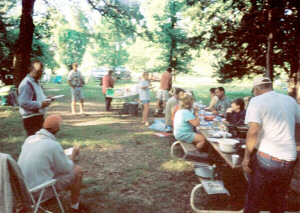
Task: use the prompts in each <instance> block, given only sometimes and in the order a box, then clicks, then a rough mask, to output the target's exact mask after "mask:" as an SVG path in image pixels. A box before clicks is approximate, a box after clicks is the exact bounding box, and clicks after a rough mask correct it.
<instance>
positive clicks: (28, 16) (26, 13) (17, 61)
mask: <svg viewBox="0 0 300 213" xmlns="http://www.w3.org/2000/svg"><path fill="white" fill-rule="evenodd" d="M34 3H35V0H22V15H21V20H20V34H19V37H18V40H17V42H16V45H15V48H14V64H13V66H14V84H15V85H16V86H19V84H20V82H21V81H22V79H23V78H24V77H25V76H26V74H27V71H28V67H29V65H30V54H31V50H32V39H33V32H34V24H33V8H34Z"/></svg>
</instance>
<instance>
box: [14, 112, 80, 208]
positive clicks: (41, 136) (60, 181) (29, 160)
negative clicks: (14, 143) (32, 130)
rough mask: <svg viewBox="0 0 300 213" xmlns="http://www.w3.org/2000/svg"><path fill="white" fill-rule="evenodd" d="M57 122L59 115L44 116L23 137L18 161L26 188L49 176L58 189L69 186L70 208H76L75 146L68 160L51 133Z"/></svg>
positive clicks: (78, 174) (77, 186) (58, 128)
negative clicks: (30, 133) (37, 127)
mask: <svg viewBox="0 0 300 213" xmlns="http://www.w3.org/2000/svg"><path fill="white" fill-rule="evenodd" d="M61 122H62V118H61V117H60V116H59V115H50V116H48V117H47V118H46V119H45V122H44V124H43V127H44V128H43V129H41V130H40V131H38V132H37V133H36V134H35V135H33V136H30V137H28V138H27V139H26V140H25V142H24V144H23V146H22V150H21V154H20V157H19V159H18V164H19V166H20V169H21V170H22V173H23V174H24V177H25V182H26V184H27V185H28V187H29V188H33V187H35V186H37V185H39V184H42V183H44V182H46V181H49V180H51V179H53V178H55V179H56V180H57V182H56V184H55V187H56V189H57V190H58V191H60V190H62V189H65V188H70V189H71V208H72V209H74V210H76V209H79V195H80V189H81V183H82V175H83V170H82V169H81V167H80V166H78V165H74V163H73V161H74V159H75V157H76V156H77V155H78V154H79V147H78V146H74V147H73V152H72V154H71V156H70V159H68V157H67V156H66V155H65V153H64V151H63V149H62V147H61V146H60V144H59V143H58V142H57V141H56V138H55V135H56V134H57V132H58V131H59V130H60V124H61ZM45 196H46V197H51V196H52V191H51V190H48V191H46V192H45ZM75 212H76V211H75Z"/></svg>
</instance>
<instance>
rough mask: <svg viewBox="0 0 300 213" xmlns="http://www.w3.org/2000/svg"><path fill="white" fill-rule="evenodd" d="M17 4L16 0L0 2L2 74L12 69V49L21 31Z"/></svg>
mask: <svg viewBox="0 0 300 213" xmlns="http://www.w3.org/2000/svg"><path fill="white" fill-rule="evenodd" d="M15 6H16V2H15V1H14V0H8V1H1V2H0V76H4V75H5V74H7V73H10V72H11V71H12V63H13V53H12V49H13V46H14V44H15V42H16V40H17V37H18V33H19V30H18V28H17V24H18V21H17V17H16V15H15V14H14V10H13V9H14V7H15Z"/></svg>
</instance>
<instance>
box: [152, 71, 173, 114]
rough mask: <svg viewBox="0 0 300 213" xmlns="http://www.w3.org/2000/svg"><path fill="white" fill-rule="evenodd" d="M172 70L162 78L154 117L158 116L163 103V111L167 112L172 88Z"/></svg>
mask: <svg viewBox="0 0 300 213" xmlns="http://www.w3.org/2000/svg"><path fill="white" fill-rule="evenodd" d="M171 73H172V68H171V67H169V68H168V69H167V71H166V72H164V73H163V74H162V76H161V80H160V87H159V90H158V91H157V94H156V109H155V113H154V115H155V116H157V115H158V109H159V108H160V102H161V101H162V102H163V110H165V107H166V103H167V101H168V99H169V91H170V90H171V88H172V75H171Z"/></svg>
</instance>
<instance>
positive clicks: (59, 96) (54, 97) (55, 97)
mask: <svg viewBox="0 0 300 213" xmlns="http://www.w3.org/2000/svg"><path fill="white" fill-rule="evenodd" d="M62 97H65V95H56V96H53V97H52V98H53V99H58V98H62Z"/></svg>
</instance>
